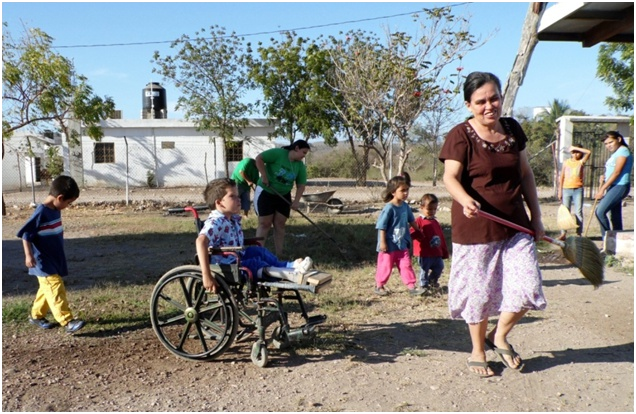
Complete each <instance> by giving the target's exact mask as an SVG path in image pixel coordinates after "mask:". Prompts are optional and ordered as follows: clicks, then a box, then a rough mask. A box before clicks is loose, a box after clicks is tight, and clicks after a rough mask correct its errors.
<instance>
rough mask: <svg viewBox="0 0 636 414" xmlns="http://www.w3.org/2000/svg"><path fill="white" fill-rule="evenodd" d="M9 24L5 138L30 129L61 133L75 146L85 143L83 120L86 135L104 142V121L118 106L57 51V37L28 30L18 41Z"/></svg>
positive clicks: (5, 39)
mask: <svg viewBox="0 0 636 414" xmlns="http://www.w3.org/2000/svg"><path fill="white" fill-rule="evenodd" d="M7 27H8V26H7V24H6V23H3V33H2V34H3V37H2V136H3V139H8V138H9V137H10V136H11V135H12V134H13V133H14V132H15V131H17V130H20V129H23V128H30V129H36V130H37V129H39V130H40V131H41V130H44V129H49V130H60V131H61V132H63V133H64V135H65V137H66V140H67V142H68V143H69V146H71V147H72V146H76V145H78V144H79V138H80V136H79V135H80V133H79V132H78V131H76V130H75V129H74V128H73V127H72V126H73V125H74V124H77V122H79V123H80V124H81V126H82V127H84V128H85V129H84V133H86V134H87V135H88V136H89V137H91V138H93V139H96V140H98V139H100V138H101V137H102V136H103V132H102V130H101V128H100V127H99V121H100V120H102V119H106V118H107V117H108V116H109V115H110V114H111V113H112V111H113V109H114V107H115V104H114V102H113V101H112V99H111V98H110V97H104V98H101V97H98V96H96V95H95V94H94V93H93V90H92V88H91V87H90V86H89V85H88V83H87V78H86V77H84V76H82V75H78V74H76V73H75V67H74V65H73V62H72V61H70V60H69V59H67V58H65V57H64V56H62V55H60V54H58V53H56V52H54V51H53V50H52V43H53V38H52V37H51V36H49V35H48V34H46V33H45V32H44V31H42V30H40V29H27V30H26V31H25V33H24V34H23V36H22V37H21V38H20V39H18V40H14V38H13V37H12V35H11V33H10V32H9V30H8V28H7Z"/></svg>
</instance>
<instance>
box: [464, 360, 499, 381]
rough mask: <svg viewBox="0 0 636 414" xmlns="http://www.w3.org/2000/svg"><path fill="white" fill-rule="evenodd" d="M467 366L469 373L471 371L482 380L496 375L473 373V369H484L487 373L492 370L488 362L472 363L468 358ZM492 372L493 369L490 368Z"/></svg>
mask: <svg viewBox="0 0 636 414" xmlns="http://www.w3.org/2000/svg"><path fill="white" fill-rule="evenodd" d="M466 366H467V367H468V371H470V372H471V373H472V374H474V375H477V376H478V377H480V378H489V377H492V376H493V375H494V374H486V375H483V374H480V373H478V372H475V371H473V369H472V368H473V367H476V368H483V369H485V370H486V371H488V369H489V368H490V366H489V365H488V362H479V361H471V360H470V358H468V359H467V360H466ZM490 371H492V368H490Z"/></svg>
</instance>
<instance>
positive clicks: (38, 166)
mask: <svg viewBox="0 0 636 414" xmlns="http://www.w3.org/2000/svg"><path fill="white" fill-rule="evenodd" d="M34 160H35V182H36V183H39V182H41V181H42V158H40V157H35V158H34Z"/></svg>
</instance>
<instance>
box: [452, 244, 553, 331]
mask: <svg viewBox="0 0 636 414" xmlns="http://www.w3.org/2000/svg"><path fill="white" fill-rule="evenodd" d="M541 284H542V278H541V271H540V269H539V262H538V260H537V252H536V245H535V243H534V239H533V238H532V237H531V236H529V235H527V234H525V233H517V234H516V235H515V236H513V237H511V238H509V239H506V240H502V241H497V242H492V243H486V244H471V245H467V244H456V243H453V257H452V261H451V271H450V280H449V283H448V308H449V310H450V315H451V317H452V318H453V319H464V320H465V321H466V323H471V324H473V323H479V322H481V321H483V320H484V319H487V318H488V317H490V316H496V315H499V314H500V313H501V312H513V313H516V312H519V311H521V310H523V309H528V310H543V309H545V307H546V300H545V296H544V295H543V289H542V287H541Z"/></svg>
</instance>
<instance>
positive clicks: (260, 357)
mask: <svg viewBox="0 0 636 414" xmlns="http://www.w3.org/2000/svg"><path fill="white" fill-rule="evenodd" d="M251 357H252V362H253V363H254V365H256V366H257V367H259V368H263V367H264V366H266V365H267V363H268V362H269V351H268V350H267V343H265V341H261V340H258V341H256V342H254V345H252V355H251Z"/></svg>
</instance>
